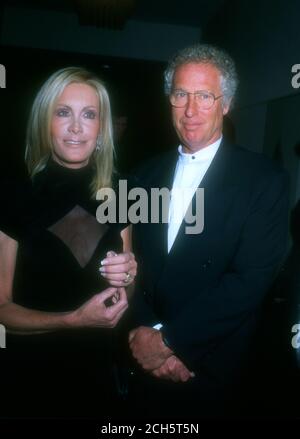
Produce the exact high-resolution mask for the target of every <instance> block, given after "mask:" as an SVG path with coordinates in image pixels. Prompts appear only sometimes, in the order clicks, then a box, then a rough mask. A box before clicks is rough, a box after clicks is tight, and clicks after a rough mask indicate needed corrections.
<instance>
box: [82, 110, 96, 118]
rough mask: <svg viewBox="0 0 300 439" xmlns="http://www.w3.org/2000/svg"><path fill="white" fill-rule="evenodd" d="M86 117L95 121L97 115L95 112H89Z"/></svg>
mask: <svg viewBox="0 0 300 439" xmlns="http://www.w3.org/2000/svg"><path fill="white" fill-rule="evenodd" d="M84 117H86V118H87V119H95V117H96V113H95V112H94V111H87V112H86V113H85V114H84Z"/></svg>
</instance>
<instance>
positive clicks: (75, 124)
mask: <svg viewBox="0 0 300 439" xmlns="http://www.w3.org/2000/svg"><path fill="white" fill-rule="evenodd" d="M69 131H70V132H73V133H75V134H78V133H80V132H82V126H81V123H80V120H78V119H77V118H73V119H72V121H71V123H70V125H69Z"/></svg>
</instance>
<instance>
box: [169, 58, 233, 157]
mask: <svg viewBox="0 0 300 439" xmlns="http://www.w3.org/2000/svg"><path fill="white" fill-rule="evenodd" d="M220 79H221V78H220V72H219V70H218V69H217V68H216V67H215V66H213V65H212V64H204V63H189V64H183V65H182V66H180V67H178V68H177V69H176V71H175V74H174V78H173V90H175V89H176V90H182V91H186V92H190V93H194V92H196V91H201V90H202V91H203V90H205V91H208V92H211V93H213V94H214V95H215V97H218V96H220V95H222V90H221V84H220ZM222 100H223V98H220V99H217V100H216V101H215V102H214V105H213V106H212V107H211V108H210V109H209V110H206V109H205V110H204V109H200V108H199V106H198V105H197V102H196V100H195V96H194V95H188V102H187V104H186V105H185V107H182V108H177V107H172V119H173V124H174V127H175V130H176V132H177V135H178V137H179V139H180V141H181V143H182V145H183V147H184V151H185V152H187V153H193V152H196V151H198V150H199V149H201V148H204V147H206V146H208V145H210V144H212V143H214V142H215V141H216V140H217V139H218V138H219V137H220V136H221V134H222V123H223V116H224V115H225V114H226V113H227V112H228V109H229V106H224V105H223V106H222Z"/></svg>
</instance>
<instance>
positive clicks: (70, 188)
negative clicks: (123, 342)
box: [0, 160, 122, 417]
mask: <svg viewBox="0 0 300 439" xmlns="http://www.w3.org/2000/svg"><path fill="white" fill-rule="evenodd" d="M92 173H93V170H92V168H91V167H90V166H87V167H84V168H81V169H78V170H74V169H69V168H65V167H62V166H60V165H58V164H57V163H56V162H54V161H52V160H50V161H49V162H48V164H47V166H46V168H45V169H44V170H43V171H42V172H40V173H39V174H37V175H36V177H35V178H34V180H33V182H32V183H29V182H27V183H26V184H24V183H22V184H15V185H14V186H12V185H10V186H9V188H8V189H9V190H7V188H6V189H3V190H4V193H2V199H3V200H4V201H3V202H2V212H1V214H0V230H2V231H3V232H4V233H6V234H7V235H9V236H11V237H12V238H14V239H15V240H17V241H18V244H19V246H18V253H17V263H16V270H15V282H14V288H13V300H14V302H15V303H17V304H19V305H22V306H24V307H26V308H31V309H36V310H41V311H46V312H67V311H71V310H74V309H76V308H77V307H79V306H80V305H82V304H83V303H84V302H86V301H87V300H88V299H89V298H91V297H92V296H93V295H94V294H96V293H99V292H101V291H102V290H103V289H105V288H107V287H108V284H107V283H106V281H105V280H104V279H103V278H102V276H100V273H99V271H98V269H99V266H100V261H101V260H102V259H103V258H105V255H106V252H107V251H109V250H114V251H115V252H120V251H122V241H121V237H120V228H119V227H112V226H107V225H101V224H99V223H98V222H97V220H96V217H95V213H96V209H97V206H98V205H99V202H96V201H95V200H93V201H92V200H91V196H90V188H89V185H90V182H91V178H92ZM3 207H4V208H5V210H4V212H3ZM116 340H117V339H116V333H115V330H112V329H102V328H100V329H76V330H74V329H68V330H59V331H55V332H51V333H43V334H34V335H16V334H8V335H7V341H6V349H5V355H4V349H2V352H1V354H3V355H2V358H3V360H4V361H3V362H2V367H3V368H2V371H3V372H4V375H3V376H5V380H4V385H3V386H2V392H1V393H2V396H1V400H2V405H3V407H2V409H1V412H2V414H1V417H3V416H4V417H6V416H9V417H19V416H22V417H24V416H25V417H27V416H30V417H102V416H105V414H112V413H116V411H117V410H118V405H117V392H116V386H115V377H114V371H115V366H114V364H115V360H114V350H116V349H115V348H118V346H117V341H116Z"/></svg>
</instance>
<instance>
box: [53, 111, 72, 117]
mask: <svg viewBox="0 0 300 439" xmlns="http://www.w3.org/2000/svg"><path fill="white" fill-rule="evenodd" d="M56 115H57V116H59V117H67V116H69V110H65V109H59V110H57V111H56Z"/></svg>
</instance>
